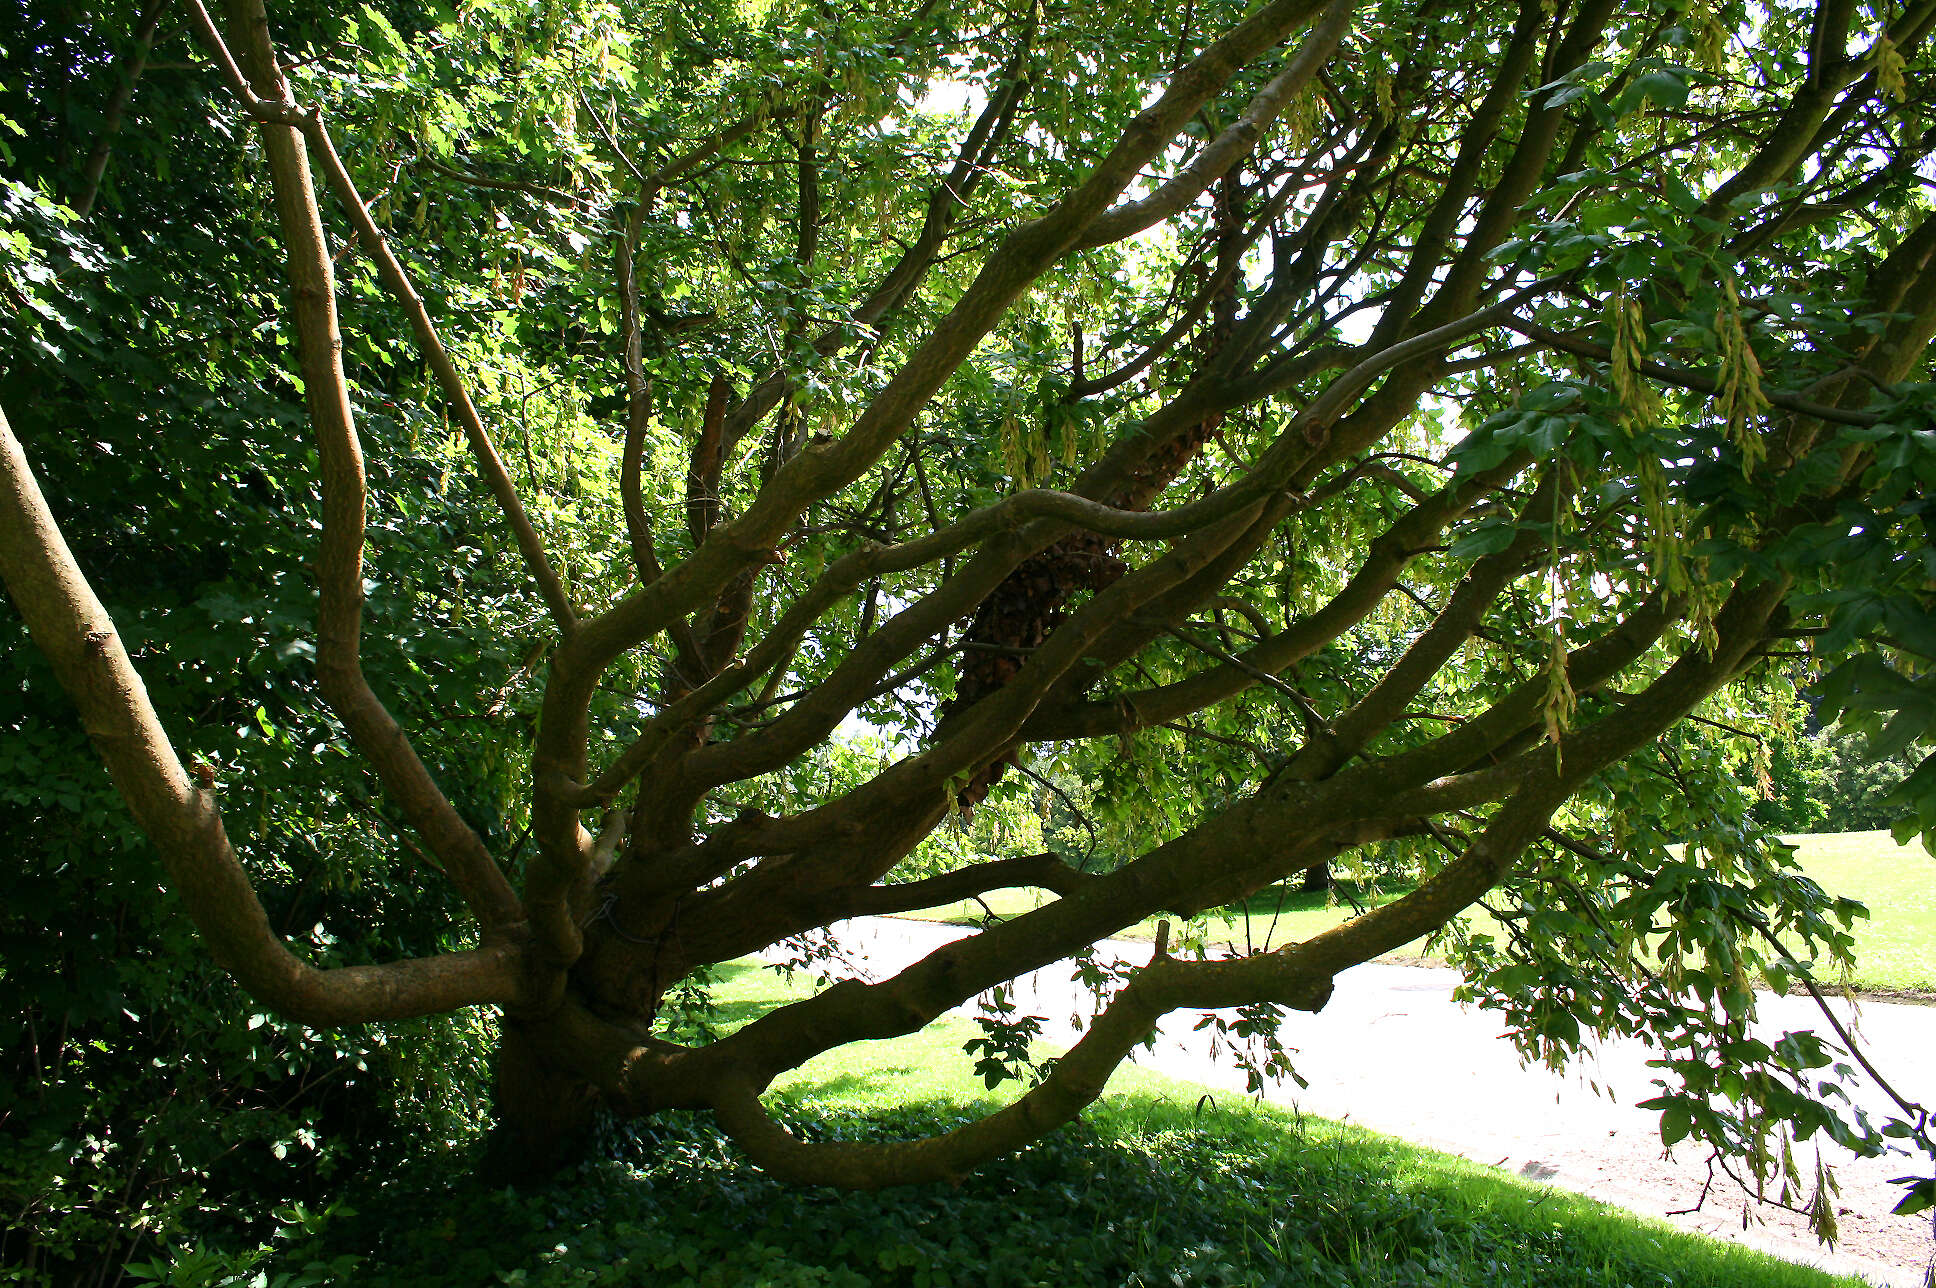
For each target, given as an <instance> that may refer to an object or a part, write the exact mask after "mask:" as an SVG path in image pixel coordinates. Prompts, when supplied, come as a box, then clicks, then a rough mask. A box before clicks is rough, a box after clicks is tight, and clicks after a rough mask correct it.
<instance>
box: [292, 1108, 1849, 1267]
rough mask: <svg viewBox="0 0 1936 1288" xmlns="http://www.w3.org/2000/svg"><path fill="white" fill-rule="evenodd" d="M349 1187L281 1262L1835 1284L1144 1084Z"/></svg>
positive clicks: (630, 1137)
mask: <svg viewBox="0 0 1936 1288" xmlns="http://www.w3.org/2000/svg"><path fill="white" fill-rule="evenodd" d="M829 1094H831V1096H832V1097H834V1100H833V1101H832V1102H830V1101H829V1100H828V1099H826V1097H827V1096H828V1095H829ZM839 1095H840V1091H839V1089H838V1088H832V1087H825V1088H818V1089H811V1090H808V1091H807V1092H806V1093H805V1098H799V1099H792V1100H790V1101H789V1105H788V1109H789V1116H790V1118H791V1121H792V1125H793V1127H794V1129H795V1130H796V1131H797V1132H800V1133H801V1134H803V1135H806V1136H810V1137H815V1138H822V1139H825V1138H835V1137H838V1138H843V1139H867V1138H875V1137H888V1138H902V1137H907V1136H910V1135H920V1134H926V1133H930V1132H933V1131H936V1130H941V1129H945V1128H947V1127H949V1126H952V1125H954V1124H955V1123H956V1122H958V1121H961V1120H962V1119H963V1117H964V1116H965V1114H966V1112H967V1111H966V1110H965V1109H964V1108H963V1107H962V1106H961V1105H959V1104H957V1103H948V1102H942V1101H929V1102H925V1103H921V1104H916V1105H912V1106H906V1107H902V1108H900V1109H897V1110H894V1111H891V1112H889V1113H887V1114H885V1115H884V1114H882V1113H881V1112H880V1111H878V1110H870V1111H869V1112H868V1113H867V1114H866V1116H865V1117H862V1116H861V1115H860V1114H858V1113H855V1112H848V1111H842V1110H841V1109H840V1108H838V1103H837V1102H838V1097H839ZM351 1202H352V1204H353V1205H354V1206H355V1208H356V1209H357V1211H356V1212H354V1213H347V1214H345V1213H339V1214H338V1215H336V1216H335V1217H334V1218H333V1219H332V1220H330V1221H328V1222H326V1223H323V1224H322V1225H320V1226H319V1227H318V1228H317V1229H316V1230H315V1231H314V1232H313V1234H312V1235H311V1236H310V1237H309V1238H308V1239H306V1240H304V1241H303V1246H300V1247H292V1248H289V1249H287V1251H286V1252H285V1255H284V1256H283V1258H281V1260H282V1262H283V1264H284V1265H285V1266H288V1267H289V1268H290V1269H291V1270H294V1268H295V1266H296V1265H298V1264H305V1263H306V1264H307V1265H308V1266H309V1267H310V1270H309V1274H308V1275H304V1274H303V1273H302V1272H301V1271H296V1272H295V1273H296V1275H297V1276H298V1277H300V1278H309V1277H310V1276H312V1275H319V1274H320V1273H321V1272H322V1271H323V1265H324V1264H326V1263H328V1264H330V1274H329V1277H331V1278H334V1277H337V1276H347V1277H352V1278H353V1280H354V1282H356V1283H358V1284H370V1285H386V1286H388V1288H433V1286H435V1288H443V1286H444V1285H451V1284H524V1285H544V1286H546V1288H550V1286H552V1285H559V1286H562V1285H581V1284H582V1285H654V1286H656V1285H668V1286H675V1285H706V1286H710V1285H719V1286H721V1288H724V1286H726V1285H773V1286H775V1288H780V1286H788V1288H791V1286H793V1285H851V1286H855V1288H858V1286H861V1285H871V1284H893V1285H911V1286H915V1288H930V1286H934V1288H938V1286H940V1285H977V1286H980V1285H987V1286H989V1288H997V1286H1001V1285H1015V1286H1018V1288H1020V1286H1024V1285H1043V1286H1045V1288H1067V1286H1071V1285H1090V1284H1093V1285H1137V1286H1139V1288H1140V1286H1147V1288H1159V1286H1163V1285H1178V1286H1181V1285H1205V1286H1208V1285H1278V1284H1282V1285H1299V1286H1306V1285H1308V1286H1313V1288H1328V1286H1331V1285H1336V1286H1338V1288H1385V1286H1390V1288H1400V1286H1404V1288H1410V1286H1412V1285H1475V1286H1476V1285H1486V1286H1487V1288H1517V1286H1520V1285H1524V1286H1525V1288H1568V1286H1570V1285H1577V1286H1579V1288H1589V1286H1591V1288H1701V1286H1705V1285H1712V1286H1713V1288H1775V1286H1777V1285H1780V1286H1782V1288H1787V1286H1789V1285H1793V1286H1795V1288H1801V1286H1803V1285H1813V1286H1817V1288H1820V1286H1822V1285H1827V1284H1830V1283H1833V1282H1836V1281H1834V1280H1831V1279H1830V1278H1829V1277H1828V1276H1825V1275H1822V1274H1819V1273H1818V1272H1814V1271H1810V1270H1804V1269H1801V1268H1797V1267H1792V1266H1788V1265H1785V1264H1783V1263H1780V1262H1775V1261H1772V1260H1769V1259H1767V1258H1763V1257H1760V1256H1757V1255H1755V1254H1751V1253H1747V1252H1744V1251H1742V1250H1740V1249H1736V1248H1731V1247H1727V1246H1725V1245H1721V1244H1716V1243H1712V1242H1709V1241H1706V1240H1701V1239H1699V1238H1695V1237H1692V1236H1687V1235H1682V1234H1679V1233H1676V1232H1673V1231H1670V1230H1667V1229H1665V1228H1664V1227H1660V1226H1656V1225H1649V1224H1644V1223H1641V1222H1639V1221H1637V1220H1635V1219H1634V1218H1631V1217H1628V1216H1625V1215H1622V1214H1619V1213H1613V1212H1609V1211H1607V1210H1605V1209H1602V1208H1599V1207H1598V1206H1597V1205H1594V1204H1591V1203H1588V1202H1587V1201H1586V1200H1583V1199H1579V1198H1576V1197H1574V1196H1571V1195H1565V1194H1560V1193H1557V1192H1555V1191H1551V1190H1545V1189H1541V1188H1538V1187H1532V1186H1526V1185H1521V1184H1518V1183H1515V1182H1512V1181H1510V1180H1507V1179H1504V1178H1501V1177H1498V1176H1496V1175H1493V1174H1490V1173H1488V1172H1487V1171H1486V1170H1485V1169H1480V1168H1475V1167H1471V1166H1470V1165H1467V1164H1463V1163H1459V1162H1457V1161H1456V1160H1447V1159H1443V1158H1442V1157H1440V1156H1437V1155H1432V1154H1429V1153H1428V1152H1426V1151H1420V1150H1415V1149H1413V1148H1411V1147H1409V1146H1405V1145H1402V1144H1400V1143H1398V1142H1394V1141H1389V1140H1386V1139H1384V1138H1380V1137H1375V1136H1371V1135H1369V1134H1368V1133H1361V1132H1357V1131H1352V1130H1348V1129H1341V1128H1337V1127H1334V1126H1331V1125H1329V1124H1310V1125H1308V1126H1307V1125H1305V1124H1301V1123H1299V1122H1296V1121H1295V1120H1292V1119H1290V1118H1289V1116H1288V1115H1285V1114H1282V1113H1279V1112H1276V1111H1272V1110H1269V1109H1260V1108H1252V1107H1249V1106H1243V1107H1237V1108H1233V1109H1226V1110H1216V1109H1209V1110H1208V1111H1206V1112H1199V1111H1198V1110H1196V1109H1193V1108H1191V1107H1190V1106H1188V1105H1186V1104H1179V1103H1177V1102H1175V1101H1171V1100H1169V1099H1167V1098H1164V1097H1152V1096H1147V1095H1138V1096H1129V1097H1119V1098H1112V1099H1111V1100H1110V1101H1109V1102H1108V1103H1106V1104H1105V1105H1103V1106H1101V1107H1100V1111H1099V1112H1098V1113H1096V1114H1095V1115H1093V1117H1092V1120H1091V1121H1089V1122H1087V1123H1085V1124H1083V1125H1081V1126H1078V1127H1075V1128H1072V1129H1070V1130H1067V1131H1064V1132H1062V1133H1060V1134H1058V1135H1057V1136H1055V1137H1053V1138H1051V1139H1049V1140H1047V1141H1045V1142H1042V1143H1040V1144H1038V1145H1036V1146H1035V1147H1033V1148H1031V1149H1029V1150H1027V1151H1025V1152H1023V1153H1022V1154H1020V1155H1019V1156H1017V1157H1015V1158H1012V1159H1009V1160H1007V1161H1005V1162H1002V1163H999V1164H996V1165H993V1166H990V1167H988V1168H986V1169H984V1170H983V1171H981V1172H980V1173H978V1174H976V1175H975V1176H973V1177H971V1178H969V1179H968V1180H966V1181H964V1182H963V1183H962V1184H960V1185H959V1186H955V1187H949V1186H941V1185H936V1186H928V1187H922V1188H911V1189H900V1190H893V1191H888V1192H885V1193H881V1194H851V1193H842V1192H838V1191H834V1190H824V1189H810V1188H788V1187H785V1186H781V1185H778V1184H776V1183H774V1182H773V1181H771V1180H768V1179H767V1178H765V1177H764V1176H762V1175H761V1174H760V1173H758V1172H756V1171H754V1170H753V1169H752V1168H751V1167H749V1166H747V1165H746V1164H745V1163H744V1162H743V1161H742V1160H740V1159H739V1157H738V1156H737V1154H736V1152H735V1151H734V1150H733V1148H732V1147H731V1146H730V1144H728V1143H727V1142H726V1141H725V1140H724V1139H723V1138H722V1137H721V1136H720V1135H719V1134H718V1133H717V1132H716V1131H715V1130H714V1129H713V1128H712V1127H711V1125H710V1124H709V1123H708V1121H707V1120H705V1119H703V1118H700V1117H694V1116H686V1115H675V1116H668V1117H665V1118H662V1119H661V1120H659V1121H657V1122H656V1123H654V1124H653V1125H651V1126H649V1127H646V1128H643V1129H633V1130H628V1131H624V1132H621V1133H618V1134H615V1136H614V1137H613V1139H612V1141H611V1142H610V1148H609V1149H608V1150H607V1151H606V1153H605V1155H604V1157H602V1158H601V1159H600V1160H599V1161H597V1162H594V1163H589V1164H586V1165H585V1166H584V1167H583V1168H581V1169H580V1170H579V1171H577V1172H576V1173H575V1174H572V1175H569V1176H565V1177H562V1178H560V1180H559V1182H558V1183H557V1184H555V1185H551V1186H547V1187H544V1188H541V1189H535V1190H532V1191H529V1192H518V1191H507V1190H496V1191H494V1190H488V1189H484V1188H480V1187H477V1186H475V1185H474V1184H472V1183H471V1182H469V1181H468V1180H466V1179H464V1177H463V1176H462V1175H461V1174H459V1173H457V1172H456V1171H454V1170H452V1169H451V1168H450V1167H449V1166H448V1165H443V1166H440V1165H438V1164H429V1163H427V1164H424V1165H422V1167H421V1168H418V1169H410V1170H405V1171H403V1172H400V1173H399V1174H397V1175H395V1176H393V1177H391V1178H390V1179H389V1180H387V1181H386V1182H385V1183H384V1184H382V1185H380V1186H377V1187H375V1188H372V1189H370V1190H368V1191H367V1192H365V1193H363V1194H361V1195H358V1196H355V1197H354V1198H353V1199H352V1200H351ZM264 1269H267V1270H268V1275H267V1280H268V1282H269V1283H272V1284H273V1283H274V1282H275V1280H276V1277H277V1273H278V1272H277V1270H276V1269H274V1268H272V1267H264Z"/></svg>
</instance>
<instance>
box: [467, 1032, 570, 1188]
mask: <svg viewBox="0 0 1936 1288" xmlns="http://www.w3.org/2000/svg"><path fill="white" fill-rule="evenodd" d="M544 1057H545V1053H544V1049H543V1045H542V1040H541V1039H540V1038H538V1037H537V1036H535V1035H534V1034H533V1033H532V1032H530V1031H529V1030H528V1029H527V1028H526V1027H525V1026H524V1025H522V1024H519V1023H518V1022H516V1021H514V1020H510V1019H506V1020H505V1021H504V1029H503V1035H502V1036H501V1037H500V1038H499V1039H498V1049H497V1085H496V1089H495V1090H496V1096H495V1098H496V1102H497V1103H496V1109H497V1114H496V1119H497V1121H496V1125H495V1126H494V1127H493V1128H492V1130H491V1140H490V1144H489V1146H488V1148H487V1150H486V1152H485V1157H484V1173H485V1176H486V1179H488V1180H489V1181H490V1182H491V1183H492V1184H497V1185H521V1186H522V1185H531V1184H534V1183H537V1182H541V1181H543V1180H544V1179H545V1178H547V1177H549V1176H551V1175H552V1174H553V1173H555V1172H556V1171H558V1169H559V1168H561V1167H565V1166H567V1165H568V1164H570V1163H573V1162H576V1161H577V1160H578V1159H580V1158H582V1157H583V1156H584V1154H585V1151H586V1149H587V1148H588V1147H589V1146H590V1144H591V1136H592V1123H593V1114H594V1111H595V1109H596V1108H597V1105H598V1095H597V1092H595V1091H594V1090H593V1088H592V1086H591V1084H590V1083H588V1082H586V1081H585V1080H584V1079H582V1078H578V1077H574V1076H572V1075H570V1074H566V1073H561V1072H559V1071H558V1070H557V1069H556V1068H555V1067H553V1066H552V1065H551V1063H550V1062H548V1061H547V1060H546V1059H545V1058H544Z"/></svg>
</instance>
